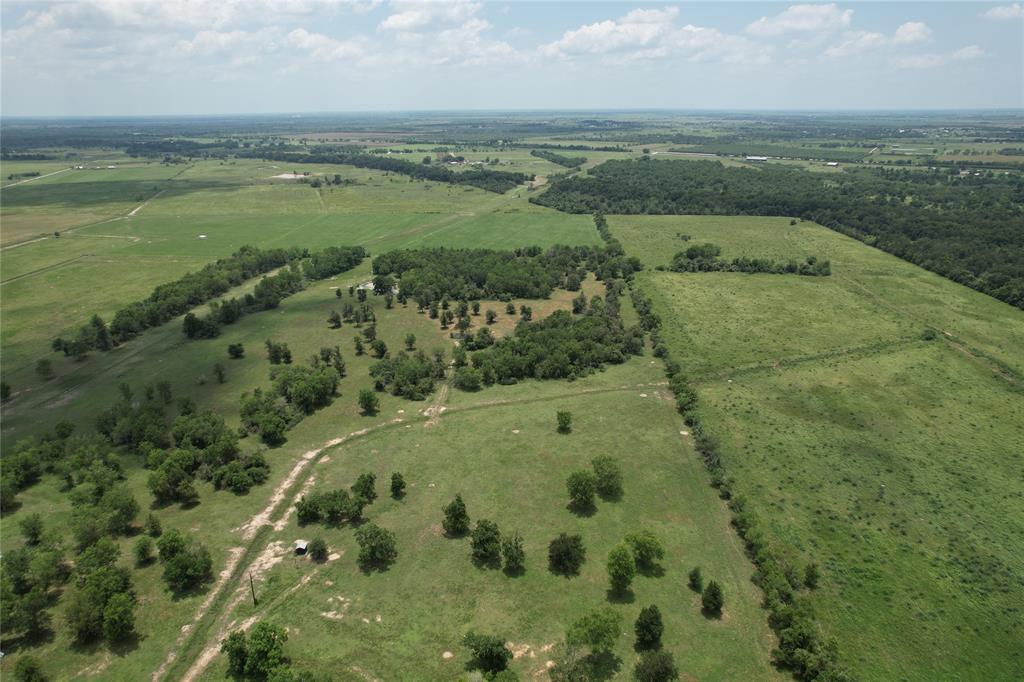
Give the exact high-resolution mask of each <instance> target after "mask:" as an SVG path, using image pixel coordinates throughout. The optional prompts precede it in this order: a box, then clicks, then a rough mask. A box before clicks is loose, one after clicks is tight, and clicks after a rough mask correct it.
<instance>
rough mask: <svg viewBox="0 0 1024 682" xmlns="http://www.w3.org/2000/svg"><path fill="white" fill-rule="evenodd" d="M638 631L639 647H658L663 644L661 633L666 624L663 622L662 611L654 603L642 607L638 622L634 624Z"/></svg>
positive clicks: (634, 628)
mask: <svg viewBox="0 0 1024 682" xmlns="http://www.w3.org/2000/svg"><path fill="white" fill-rule="evenodd" d="M633 631H634V632H635V633H636V648H637V649H657V648H659V647H660V646H661V635H662V633H663V632H664V631H665V626H664V624H663V623H662V622H661V611H659V610H658V607H657V606H654V605H653V604H652V605H651V606H648V607H647V608H644V609H640V615H639V616H637V619H636V624H635V625H634V626H633Z"/></svg>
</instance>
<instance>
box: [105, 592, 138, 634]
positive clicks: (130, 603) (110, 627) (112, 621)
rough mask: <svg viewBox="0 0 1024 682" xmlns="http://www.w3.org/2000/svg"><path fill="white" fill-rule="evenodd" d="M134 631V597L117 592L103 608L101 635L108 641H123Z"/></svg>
mask: <svg viewBox="0 0 1024 682" xmlns="http://www.w3.org/2000/svg"><path fill="white" fill-rule="evenodd" d="M134 633H135V598H134V597H133V596H132V595H130V594H128V593H127V592H118V593H117V594H115V595H113V596H111V597H110V599H108V600H107V605H106V606H105V607H104V608H103V636H104V637H106V639H107V641H109V642H123V641H124V640H126V639H128V638H129V637H131V636H132V635H133V634H134Z"/></svg>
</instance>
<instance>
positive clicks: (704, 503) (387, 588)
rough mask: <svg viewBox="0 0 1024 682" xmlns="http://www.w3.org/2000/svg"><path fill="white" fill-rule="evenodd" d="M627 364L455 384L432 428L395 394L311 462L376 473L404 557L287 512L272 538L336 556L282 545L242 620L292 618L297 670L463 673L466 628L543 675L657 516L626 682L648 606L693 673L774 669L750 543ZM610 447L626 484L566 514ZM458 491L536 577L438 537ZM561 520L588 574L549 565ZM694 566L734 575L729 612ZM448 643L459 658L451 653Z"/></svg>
mask: <svg viewBox="0 0 1024 682" xmlns="http://www.w3.org/2000/svg"><path fill="white" fill-rule="evenodd" d="M630 365H634V367H632V368H630V367H629V366H623V367H616V368H612V369H610V370H609V371H608V372H607V373H604V374H597V375H594V376H592V377H588V378H586V379H584V380H581V381H579V382H574V383H569V382H544V383H539V382H525V383H523V384H520V385H517V386H512V387H495V388H491V389H487V390H484V391H482V392H480V393H478V394H457V396H453V398H456V397H457V403H453V405H452V406H451V407H450V409H448V410H447V411H446V412H444V413H443V415H442V416H441V418H440V420H439V421H438V423H437V424H436V425H433V426H425V425H424V423H423V422H422V421H415V420H413V419H411V417H414V416H415V412H414V409H415V406H416V405H415V403H413V404H408V403H406V404H404V405H400V406H399V409H403V408H404V413H398V412H395V411H389V412H388V416H389V417H392V416H394V417H395V418H396V419H399V420H404V421H400V422H396V423H394V424H393V425H392V426H391V428H389V429H387V430H383V431H377V432H374V433H372V434H370V435H368V436H366V437H363V438H359V439H357V440H353V441H352V442H351V443H346V444H344V445H341V446H338V447H337V448H334V449H332V450H329V451H327V453H326V455H325V456H324V458H323V459H322V460H321V462H320V463H319V464H316V465H315V467H314V471H315V483H314V487H316V488H325V489H330V488H337V487H345V488H347V487H348V486H349V485H351V484H352V483H353V482H354V480H355V478H356V476H358V475H359V474H360V473H362V472H364V471H370V472H373V473H374V474H375V475H376V477H377V481H378V484H377V488H378V492H379V495H380V497H379V498H378V500H377V501H376V502H375V503H374V504H373V505H372V506H370V507H369V508H368V509H367V512H366V516H367V518H368V519H369V520H370V521H372V522H374V523H377V524H379V525H381V526H383V527H385V528H388V529H390V530H392V531H394V532H395V533H396V535H397V543H398V552H399V554H398V559H397V561H396V562H395V564H394V565H393V566H392V567H391V568H390V569H389V570H387V571H385V572H370V573H364V572H362V571H361V570H360V569H359V567H358V565H357V562H356V557H357V554H358V547H357V546H356V544H355V542H354V538H353V529H352V528H350V527H341V528H326V527H322V526H306V527H299V526H297V525H296V522H295V520H294V517H293V518H292V520H291V522H290V523H289V525H288V526H287V527H286V528H285V529H284V530H283V531H282V532H281V533H280V534H277V535H274V536H273V537H272V538H270V540H271V541H273V540H280V541H281V542H282V543H283V546H284V552H285V553H288V554H290V546H291V543H292V541H293V540H294V539H296V538H306V539H310V538H312V537H315V536H322V537H324V538H325V540H326V541H327V543H328V545H329V546H330V549H331V551H332V552H334V553H337V554H340V557H339V558H337V559H336V560H333V561H329V562H327V563H326V564H324V565H319V566H318V565H317V564H315V563H313V562H311V561H310V560H309V559H308V558H299V557H294V556H286V557H285V558H284V560H283V562H282V563H281V564H279V565H278V566H277V567H275V568H274V569H273V570H272V571H271V572H270V573H269V574H268V575H267V577H266V578H265V580H264V581H261V583H258V584H257V595H258V597H259V598H260V601H261V604H263V605H264V606H263V607H260V608H257V609H253V608H252V605H251V603H246V604H245V605H244V606H243V607H241V608H240V609H239V611H238V613H237V614H236V616H235V617H236V618H237V619H239V620H241V619H243V618H247V617H249V616H251V615H257V614H258V615H259V617H260V618H261V619H264V620H269V621H270V622H274V623H277V624H280V625H282V626H284V627H287V628H288V631H289V644H288V647H287V652H288V654H289V655H290V656H291V657H292V659H293V660H294V661H295V666H296V667H297V668H298V669H304V670H312V671H316V672H323V673H326V672H330V673H331V674H332V675H333V676H334V678H335V679H339V680H349V679H351V680H358V679H364V678H366V677H373V678H375V679H407V680H437V679H455V678H458V677H460V676H461V675H462V674H463V672H464V669H465V665H466V663H467V662H468V659H469V656H468V653H467V652H466V650H465V649H464V648H463V647H462V646H461V645H460V640H461V638H462V636H463V634H465V632H466V631H468V630H470V629H473V630H477V631H480V632H487V633H495V634H500V635H501V636H503V637H505V638H506V640H507V641H509V642H512V643H513V648H514V650H516V651H518V652H519V656H518V657H517V658H516V660H515V661H514V662H513V664H512V667H513V668H514V669H516V670H517V671H518V672H519V673H520V675H522V676H523V677H524V678H530V677H533V676H535V675H537V676H543V674H544V670H545V669H546V664H547V662H548V661H549V660H552V659H554V658H555V657H556V655H557V649H558V645H559V644H560V643H561V641H562V640H563V638H564V634H565V629H566V627H567V626H568V624H569V623H570V622H571V621H572V620H574V619H575V618H577V617H579V616H580V615H582V614H583V613H585V612H587V611H588V610H590V609H593V608H597V607H599V606H601V605H604V604H607V603H609V595H608V594H607V590H608V580H607V575H606V573H605V568H604V563H605V559H606V556H607V553H608V551H609V550H610V549H611V548H612V547H613V546H614V545H615V544H616V543H618V542H619V541H620V540H621V539H622V538H623V536H624V535H625V534H626V533H629V532H631V531H632V530H635V529H637V528H639V527H649V528H651V529H652V530H653V531H654V532H655V533H657V534H658V535H659V536H660V537H661V538H662V539H663V540H664V542H665V544H666V549H667V555H666V558H665V560H664V561H663V562H662V567H663V569H664V574H663V575H660V576H657V577H655V576H640V577H638V578H637V579H636V581H635V582H634V584H633V587H632V593H631V594H630V595H629V596H628V597H627V598H626V599H624V600H613V607H614V608H615V609H616V611H618V612H619V613H621V614H622V616H623V626H624V627H623V630H624V633H623V636H622V637H621V638H620V639H619V641H618V644H617V646H616V648H615V653H616V655H617V656H618V658H619V659H620V667H619V669H618V673H617V674H616V675H615V676H614V678H615V679H628V678H630V676H631V671H632V666H633V664H634V662H635V660H636V658H637V655H636V653H635V652H634V651H633V650H632V636H631V631H632V622H633V620H635V618H636V615H637V613H638V612H639V609H640V608H641V607H643V606H646V605H649V604H652V603H654V604H658V606H659V608H660V609H661V611H662V614H663V616H664V618H665V627H666V631H665V636H664V640H663V641H664V643H665V646H666V648H668V649H669V650H670V651H672V652H673V654H674V655H675V656H676V658H677V661H678V662H679V665H680V668H681V669H682V670H683V671H684V673H685V674H686V675H688V676H692V677H693V678H695V679H721V680H725V679H774V678H776V677H778V675H777V674H776V673H775V672H774V671H773V670H772V669H771V667H770V665H769V663H768V656H767V650H768V648H769V646H770V639H771V635H770V632H769V631H768V629H767V626H766V624H765V623H764V618H763V613H762V612H761V611H760V607H759V598H760V597H759V595H758V594H757V590H756V589H755V588H754V587H753V586H752V585H751V583H750V582H749V577H750V566H749V564H748V562H747V561H746V560H745V558H744V557H743V555H742V551H741V549H740V547H739V545H738V543H736V542H735V541H730V540H728V539H729V538H731V535H730V530H729V528H728V523H727V517H726V514H725V513H724V510H723V506H722V504H721V502H720V501H718V500H716V499H715V498H714V496H713V495H712V494H711V491H709V489H708V488H707V486H706V482H705V481H706V474H705V473H704V472H703V471H702V468H701V465H700V463H699V461H698V459H697V458H696V457H695V455H694V453H693V451H692V450H691V449H690V448H689V447H688V446H687V445H686V443H685V441H684V439H683V437H682V436H680V435H679V433H678V430H679V428H681V425H680V422H679V419H678V417H677V416H675V415H674V411H673V407H672V403H671V400H670V397H669V396H668V394H667V393H666V392H665V389H664V387H661V386H654V387H650V386H645V387H632V386H631V387H630V388H627V389H621V388H620V382H622V381H631V380H634V379H635V378H637V377H644V378H655V377H656V376H657V373H656V372H651V371H649V370H646V369H644V368H645V367H647V366H648V365H647V359H645V358H637V359H635V360H632V361H631V362H630ZM520 388H521V389H523V390H524V391H527V392H528V397H526V396H524V395H523V393H521V392H518V391H516V389H520ZM586 391H592V392H586ZM509 393H512V394H513V395H512V396H509V397H507V398H506V395H508V394H509ZM506 400H508V401H510V402H507V403H506V402H504V401H506ZM559 409H564V410H570V411H571V412H572V413H573V415H574V428H573V432H572V433H571V434H569V435H562V434H559V433H557V432H556V430H555V428H554V426H555V422H554V417H555V411H556V410H559ZM598 454H605V455H611V456H614V457H616V458H617V459H618V460H619V461H620V462H621V463H622V465H623V469H624V472H625V477H624V488H625V495H624V496H623V498H622V499H621V500H620V501H618V502H603V501H599V502H598V509H597V512H596V513H595V514H594V515H593V516H590V517H582V516H577V515H576V514H574V513H573V512H571V511H570V510H569V509H567V508H566V505H567V502H568V500H567V497H566V493H565V483H564V481H565V477H566V476H567V475H568V474H569V473H570V472H572V471H574V470H576V469H580V468H587V467H589V462H590V458H592V457H593V456H596V455H598ZM393 471H401V472H402V473H403V475H404V477H405V480H406V482H407V484H408V494H407V495H406V496H405V497H404V498H403V499H401V500H398V501H396V500H393V499H391V498H390V497H389V495H388V493H387V485H388V481H389V479H390V475H391V473H392V472H393ZM456 493H461V494H462V495H463V497H464V499H465V500H466V504H467V506H468V509H469V513H470V515H471V517H472V518H473V519H480V518H488V519H492V520H494V521H496V522H497V523H498V524H499V526H500V527H501V528H502V529H503V530H504V531H508V532H511V531H513V530H519V532H520V533H522V535H523V537H524V540H525V548H526V556H527V561H526V563H527V568H526V572H525V574H524V575H522V576H517V577H510V576H508V575H505V574H504V573H503V572H502V571H501V570H496V569H486V568H477V567H475V566H474V564H473V563H472V561H471V558H470V552H469V541H468V539H465V538H462V539H451V538H446V537H444V535H443V533H442V530H441V520H442V514H441V507H442V506H443V505H444V504H446V503H447V502H448V501H449V500H450V499H451V498H452V497H454V495H455V494H456ZM561 532H568V533H579V534H581V535H582V536H583V537H584V542H585V544H586V547H587V561H586V563H585V564H584V567H583V570H582V572H581V574H580V575H579V576H578V577H574V578H565V577H561V576H556V575H553V574H551V573H550V572H549V571H548V569H547V544H548V542H549V541H550V540H551V539H552V538H553V537H554V536H556V535H557V534H558V533H561ZM694 565H700V566H702V568H703V571H704V574H705V576H706V577H707V578H709V579H715V580H719V581H720V582H721V583H722V584H723V586H724V589H725V594H726V595H727V597H726V599H727V607H726V610H725V613H724V615H723V617H722V618H721V619H720V620H719V619H708V618H705V617H704V616H703V615H701V612H700V605H699V597H698V595H696V594H695V593H694V592H692V591H690V590H689V588H688V587H687V585H686V573H687V572H688V571H689V570H690V568H692V567H693V566H694ZM264 607H265V608H264ZM445 652H451V654H453V656H452V657H450V658H444V654H445ZM224 670H225V664H224V661H223V660H220V659H218V660H217V662H216V665H215V666H213V667H211V669H210V670H209V672H208V673H207V675H206V676H205V677H204V678H203V679H210V680H215V679H221V678H222V677H223V675H224Z"/></svg>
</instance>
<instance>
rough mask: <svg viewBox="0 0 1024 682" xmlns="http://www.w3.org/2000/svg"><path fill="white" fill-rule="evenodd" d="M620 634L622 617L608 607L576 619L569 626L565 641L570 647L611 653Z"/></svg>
mask: <svg viewBox="0 0 1024 682" xmlns="http://www.w3.org/2000/svg"><path fill="white" fill-rule="evenodd" d="M621 632H622V616H620V615H619V613H618V612H617V611H615V610H614V609H612V608H611V607H609V606H605V607H602V608H600V609H596V610H594V611H591V612H589V613H587V614H586V615H584V616H582V617H580V618H578V619H577V620H575V621H574V622H573V624H572V625H570V626H569V631H568V632H567V633H566V637H565V640H566V642H567V643H568V644H569V645H571V646H585V647H589V648H590V650H591V651H592V652H594V653H598V654H599V653H603V652H607V651H611V650H612V649H613V648H614V647H615V641H616V640H617V639H618V638H619V635H620V634H621Z"/></svg>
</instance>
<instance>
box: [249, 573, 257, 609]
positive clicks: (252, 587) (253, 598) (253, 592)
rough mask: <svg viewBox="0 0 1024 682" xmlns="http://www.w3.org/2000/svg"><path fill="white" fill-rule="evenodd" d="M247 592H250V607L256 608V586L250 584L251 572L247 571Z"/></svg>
mask: <svg viewBox="0 0 1024 682" xmlns="http://www.w3.org/2000/svg"><path fill="white" fill-rule="evenodd" d="M249 590H250V591H251V592H252V605H253V606H256V605H257V603H258V602H257V601H256V586H255V585H253V582H252V571H249Z"/></svg>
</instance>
